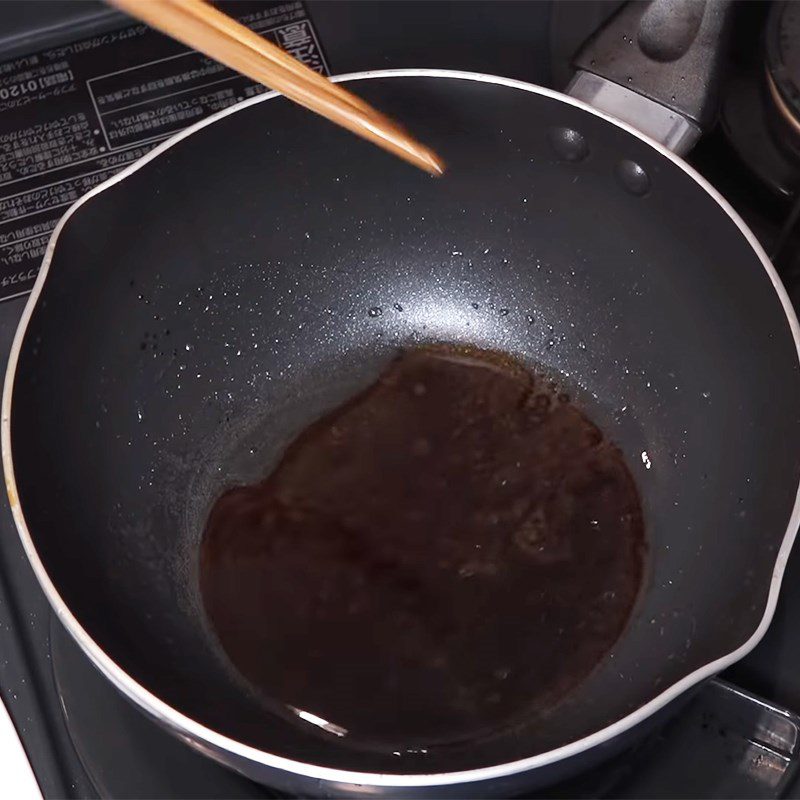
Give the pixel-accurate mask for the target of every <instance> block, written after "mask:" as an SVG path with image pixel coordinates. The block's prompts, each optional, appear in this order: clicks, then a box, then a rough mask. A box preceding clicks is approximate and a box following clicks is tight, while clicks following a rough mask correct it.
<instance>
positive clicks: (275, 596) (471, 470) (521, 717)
mask: <svg viewBox="0 0 800 800" xmlns="http://www.w3.org/2000/svg"><path fill="white" fill-rule="evenodd" d="M549 386H550V384H549V382H548V381H546V380H544V379H540V378H536V377H534V376H533V375H531V374H530V373H528V372H527V371H525V370H524V369H523V368H522V367H520V366H519V365H518V364H516V362H513V361H511V360H510V359H504V358H502V357H498V356H497V355H495V354H485V353H469V354H462V355H459V354H454V353H453V352H452V351H451V352H447V351H444V350H435V349H421V350H411V351H408V352H405V353H403V354H402V355H400V356H399V357H398V358H397V359H396V360H395V361H394V362H393V363H392V364H391V365H390V366H389V367H388V368H387V369H386V370H385V371H384V373H383V374H382V375H381V377H380V378H379V380H378V381H377V382H376V383H375V384H373V385H372V386H371V387H370V388H368V389H367V390H366V391H364V392H362V393H361V394H360V395H359V396H358V397H356V398H355V399H353V400H351V401H350V402H348V403H347V404H346V405H344V406H342V407H340V408H338V409H336V410H334V411H332V412H331V413H329V414H328V415H327V416H326V417H324V418H323V419H321V420H320V421H318V422H316V423H315V424H313V425H311V426H310V427H309V428H307V429H306V430H305V431H304V432H303V433H302V434H301V435H300V436H299V437H298V438H297V439H296V440H295V441H294V442H293V443H292V444H291V445H290V446H289V448H288V449H287V450H286V452H285V454H284V455H283V458H282V459H281V461H280V463H279V465H278V467H277V468H276V469H275V470H274V471H273V472H272V474H271V475H269V477H268V478H267V479H266V480H264V481H263V482H262V483H259V484H257V485H254V486H242V487H237V488H234V489H230V490H229V491H227V492H225V493H224V494H223V495H222V496H221V497H220V498H219V499H218V500H217V501H216V503H215V504H214V507H213V509H212V510H211V514H210V516H209V519H208V523H207V527H206V531H205V536H204V538H203V543H202V549H201V559H200V586H201V592H202V597H203V601H204V604H205V607H206V611H207V613H208V616H209V618H210V621H211V624H212V627H213V628H214V630H215V631H216V634H217V636H218V637H219V640H220V642H221V644H222V647H223V649H224V650H225V652H226V653H227V655H228V657H229V658H230V660H231V661H232V662H233V664H234V665H235V666H236V667H237V668H238V670H239V671H240V672H241V673H242V675H243V676H245V677H246V678H247V679H248V680H249V681H250V682H251V683H252V684H253V685H254V686H255V687H257V689H258V690H259V691H260V692H261V693H262V694H263V695H265V696H266V697H268V698H270V699H271V700H272V701H276V702H278V703H280V704H281V705H282V706H283V707H287V708H293V709H299V710H302V711H305V712H310V713H312V714H314V715H316V716H317V717H319V718H322V719H323V720H327V721H329V722H330V723H333V724H334V725H335V726H337V728H338V729H340V730H339V731H338V733H339V734H340V735H341V733H342V731H346V732H347V734H348V735H349V736H350V737H352V739H351V741H353V742H354V743H355V742H359V743H361V744H368V745H370V746H374V747H385V748H388V749H389V750H398V751H400V750H404V749H409V748H414V747H427V746H429V745H435V744H436V743H445V742H456V741H469V740H473V739H478V738H482V737H484V736H486V735H488V734H491V733H493V732H497V731H499V730H501V729H504V728H506V727H508V726H510V725H513V724H517V723H519V722H523V721H525V720H528V719H530V718H531V716H532V715H535V714H537V713H539V712H541V711H543V710H546V709H548V708H550V707H552V705H553V704H554V703H556V702H557V701H558V700H559V699H560V698H562V697H563V696H564V695H565V694H566V693H567V692H569V691H570V690H571V689H573V688H575V686H576V685H578V684H579V683H580V682H581V681H582V680H584V679H585V678H586V677H587V676H588V675H589V673H590V672H591V671H592V669H593V668H594V667H595V666H596V665H597V664H598V663H599V662H600V661H601V660H602V659H603V657H604V656H605V655H606V654H607V653H608V651H609V649H610V648H611V647H612V645H613V644H614V642H615V641H616V640H617V638H618V637H619V636H620V634H621V632H622V630H623V628H624V626H625V624H626V622H627V620H628V618H629V616H630V614H631V610H632V608H633V605H634V602H635V599H636V596H637V593H638V591H639V587H640V584H641V582H642V575H643V556H644V550H645V546H644V531H643V521H642V511H641V504H640V501H639V495H638V492H637V490H636V486H635V484H634V481H633V478H632V476H631V474H630V472H629V471H628V468H627V467H626V465H625V463H624V460H623V457H622V454H621V453H620V451H619V450H618V449H617V448H616V447H615V446H614V445H613V444H611V443H610V442H609V441H608V440H606V439H605V438H604V436H603V434H602V433H601V431H600V430H599V429H598V428H597V427H596V426H595V425H594V424H593V423H592V422H591V421H590V420H589V419H588V418H587V417H586V416H585V414H584V413H582V412H581V411H580V410H579V409H578V408H576V407H575V406H574V405H573V404H571V403H570V402H569V399H568V398H567V397H566V396H564V395H558V396H556V395H555V394H554V392H553V390H552V389H551V388H549ZM301 724H306V723H301ZM343 741H347V738H346V737H345V738H344V739H343Z"/></svg>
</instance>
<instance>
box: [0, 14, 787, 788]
mask: <svg viewBox="0 0 800 800" xmlns="http://www.w3.org/2000/svg"><path fill="white" fill-rule="evenodd" d="M618 5H619V3H613V2H593V1H591V0H588V1H587V0H583V1H582V2H562V3H547V2H530V3H528V2H502V1H495V2H469V3H467V2H426V3H424V4H423V3H414V2H394V1H391V0H390V1H387V2H357V3H347V2H339V1H338V0H328V1H327V2H321V1H320V2H315V1H314V0H309V1H308V2H305V3H303V2H297V1H296V0H280V2H230V3H227V4H226V10H227V11H228V12H229V13H233V14H238V15H244V16H247V18H248V23H249V24H251V25H252V26H253V27H255V28H256V29H258V30H259V31H260V32H262V33H263V34H264V35H267V36H269V37H270V38H272V39H273V40H274V41H278V42H279V43H281V44H282V45H283V46H285V47H288V48H289V49H293V51H294V52H295V53H296V54H297V55H299V56H301V57H303V58H304V59H305V60H306V61H307V63H309V64H311V65H312V66H314V67H315V68H316V69H318V70H320V71H323V72H328V73H331V74H334V73H344V72H352V71H360V70H366V69H376V68H389V67H444V68H453V69H462V70H471V71H476V72H491V73H496V74H501V75H505V76H509V77H513V78H518V79H521V80H527V81H530V82H533V83H539V84H543V85H547V86H553V87H555V88H563V86H565V85H566V83H567V80H568V78H569V67H568V65H569V60H570V56H571V55H572V54H573V53H574V52H575V51H576V49H577V48H578V47H579V46H580V44H581V42H582V41H583V40H584V39H585V38H586V36H587V35H588V34H589V33H590V32H591V31H592V30H594V28H595V27H596V26H597V25H598V24H599V23H600V22H601V21H602V20H603V19H604V18H605V17H606V16H607V15H609V14H610V13H612V12H613V11H614V10H615V8H616V7H618ZM774 8H775V7H774V6H773V5H772V4H766V3H753V4H748V3H741V4H740V10H739V13H738V16H737V22H736V31H735V39H734V42H735V44H734V49H733V55H732V58H731V64H730V69H729V75H730V77H729V78H728V80H727V81H726V92H725V93H724V100H723V110H722V114H721V117H722V124H721V125H718V126H717V127H716V128H715V129H714V130H713V131H711V133H710V134H708V135H707V136H706V137H705V138H704V139H703V140H702V141H701V143H700V145H699V146H698V147H697V148H696V149H695V150H694V151H693V153H692V155H691V157H690V161H691V162H692V163H693V164H694V165H695V166H696V167H697V168H698V169H699V170H700V171H701V172H703V174H705V175H706V177H708V178H709V180H711V182H712V183H714V184H715V185H716V186H717V187H718V188H719V189H720V191H721V192H722V193H723V194H724V195H725V196H726V197H727V198H728V200H729V201H730V202H731V203H732V204H733V205H734V207H736V208H737V210H738V211H739V212H740V213H741V214H742V216H743V217H744V218H745V220H746V221H747V222H748V223H749V224H750V225H751V227H752V228H753V230H754V231H755V233H756V235H757V236H758V237H759V238H760V239H761V241H762V243H763V244H764V246H765V247H766V249H767V250H768V251H769V252H770V253H772V254H773V255H774V257H775V261H776V264H777V266H778V268H779V269H780V270H781V272H782V275H783V277H784V280H785V281H786V283H787V288H788V289H789V292H790V295H791V296H792V298H793V300H794V301H795V302H796V303H800V259H798V258H797V256H796V253H798V252H800V248H797V247H795V246H794V245H796V243H797V242H796V237H797V228H798V224H797V223H798V219H800V205H798V203H797V200H796V196H797V191H796V190H797V187H798V186H800V183H795V170H797V175H800V167H798V165H800V159H798V161H797V163H795V157H794V155H793V149H792V146H784V144H782V142H783V140H782V139H781V136H784V135H785V134H781V133H776V131H775V130H772V129H771V130H770V131H769V132H765V131H764V130H760V131H754V126H753V125H752V124H747V123H748V121H749V120H750V118H751V117H752V116H753V115H754V114H756V113H757V112H755V111H753V109H757V108H763V107H764V104H765V103H768V102H769V99H768V97H766V96H765V94H764V91H765V86H767V84H766V83H765V82H764V75H765V70H766V65H767V64H768V63H770V64H771V65H772V67H771V68H772V69H773V71H774V73H775V74H776V75H779V76H780V79H781V81H782V83H781V84H780V85H781V87H783V89H784V91H787V92H789V93H790V92H791V90H790V89H787V88H786V87H787V86H789V87H791V82H790V81H789V80H788V77H787V74H786V70H783V72H781V71H780V70H781V66H782V65H783V64H784V62H785V63H786V64H789V65H791V64H793V63H794V61H793V55H792V52H791V49H790V48H784V49H785V50H786V53H783V51H781V53H782V54H778V56H776V55H775V53H774V52H773V53H770V54H768V53H767V48H766V46H765V45H762V39H761V38H760V35H759V34H758V33H757V32H758V31H765V30H767V28H768V26H769V25H770V24H772V25H773V26H777V29H778V31H779V34H780V35H779V36H778V40H777V41H779V42H783V44H784V45H785V42H786V41H787V40H788V39H787V37H788V38H789V39H791V31H792V30H793V26H794V21H793V19H788V18H785V17H783V16H782V17H781V18H780V19H778V21H777V22H776V21H775V19H774V17H776V16H778V14H779V12H777V11H775V10H774ZM770 15H772V17H773V20H772V22H770V20H769V19H768V17H769V16H770ZM789 16H791V15H789ZM799 28H800V26H799ZM0 30H2V31H4V36H5V38H3V39H0V108H2V110H3V112H4V113H3V114H2V115H0V147H4V149H2V150H0V152H3V153H4V154H5V155H4V157H3V159H0V300H3V302H0V359H1V360H2V363H3V364H5V359H6V358H7V355H8V352H9V349H10V346H11V340H12V337H13V334H14V331H15V328H16V325H17V322H18V319H19V316H20V314H21V312H22V308H23V307H24V304H25V299H26V297H25V295H26V293H27V292H28V291H29V289H30V286H31V284H32V282H33V280H34V278H35V274H36V270H37V267H38V263H39V260H40V258H41V253H42V251H43V248H44V246H45V244H46V241H47V237H48V235H49V231H50V230H51V229H52V226H53V225H54V223H55V221H56V220H57V219H58V217H59V216H60V214H61V213H63V211H64V209H65V208H66V207H67V206H68V205H69V203H70V202H71V201H72V199H74V197H75V196H78V195H79V194H80V193H82V192H83V191H86V190H87V189H88V188H90V187H91V186H93V185H95V184H96V183H97V182H99V181H100V180H103V179H105V177H107V176H108V175H110V174H112V173H113V172H114V171H115V170H116V169H118V168H120V167H121V166H123V165H124V164H126V163H129V162H130V161H131V160H133V159H135V158H138V157H139V155H141V154H142V153H143V152H146V150H147V149H149V147H151V146H153V144H155V143H156V142H158V141H161V140H163V139H164V138H165V137H166V136H168V135H170V134H171V133H174V132H175V131H176V130H178V129H180V127H183V126H184V125H186V124H189V122H191V121H194V120H196V119H197V118H198V117H200V116H203V115H205V114H207V113H210V112H211V111H212V110H215V109H217V108H220V107H223V106H224V105H227V104H230V103H232V102H236V100H237V99H239V98H242V97H246V96H249V94H251V93H252V92H253V91H254V88H253V87H252V86H251V85H250V84H249V83H248V82H246V81H245V80H244V79H238V78H235V77H234V76H231V75H229V74H227V73H223V74H220V73H215V74H214V75H208V74H204V72H203V70H204V68H205V65H204V63H203V61H202V59H199V57H197V56H195V55H193V54H190V53H186V52H185V51H184V50H183V49H181V48H179V47H178V46H177V45H174V44H173V43H170V42H166V41H165V40H163V39H162V38H161V37H158V36H156V35H155V34H152V33H150V32H146V31H144V30H143V29H141V28H140V27H139V26H131V25H130V24H129V23H128V22H127V21H126V20H125V19H124V18H122V17H121V16H119V15H118V14H117V13H116V12H113V11H110V10H108V9H107V8H105V7H103V6H102V5H100V4H99V3H94V2H39V3H28V2H25V0H19V2H14V1H13V0H11V1H7V2H5V3H1V4H0ZM781 36H782V37H783V38H781ZM798 46H800V33H799V34H798ZM770 59H771V61H770ZM781 59H782V60H781ZM776 64H777V67H776V66H775V65H776ZM15 76H16V78H18V79H15ZM789 77H790V76H789ZM67 84H69V85H73V84H75V85H77V86H78V87H79V89H80V91H75V92H72V93H65V92H63V91H61V90H60V87H62V88H63V86H65V85H67ZM12 86H16V87H17V88H16V89H12V88H10V87H12ZM742 86H744V87H745V88H746V91H745V90H742V91H739V89H741V87H742ZM37 93H39V94H42V96H45V94H43V93H47V94H46V96H47V97H48V101H47V102H48V106H47V108H48V109H50V110H52V109H53V108H57V109H58V113H57V115H55V117H56V118H57V119H58V120H60V124H61V125H62V128H64V130H62V131H60V132H59V137H58V138H59V141H57V142H56V143H55V145H53V137H52V136H51V137H50V139H47V142H49V144H48V147H49V150H48V151H47V152H45V149H44V148H43V147H42V146H41V143H42V141H43V140H42V138H41V134H42V129H40V128H36V130H32V129H33V128H35V126H37V125H39V124H40V123H41V122H42V120H41V119H39V118H37V116H36V113H37V112H36V111H35V110H34V104H33V103H32V102H31V100H30V98H31V97H32V96H37ZM76 98H77V99H76ZM743 98H744V99H743ZM765 98H766V99H765ZM745 102H747V103H749V104H750V105H747V106H745V107H744V108H742V105H743V104H744V103H745ZM40 107H44V106H40ZM137 109H138V111H137ZM142 110H145V111H148V112H153V113H152V114H146V115H142V114H140V113H139V112H141V111H142ZM183 112H186V113H183ZM51 116H52V115H51ZM153 120H156V121H155V122H154V121H153ZM778 130H780V129H779V128H778ZM37 131H38V133H37ZM758 136H761V137H767V136H768V137H769V141H770V146H772V147H776V148H777V150H778V152H779V155H780V161H778V160H777V157H776V158H774V159H772V160H771V161H770V160H769V155H768V154H767V155H766V156H765V155H764V153H765V152H766V150H765V146H761V144H759V142H760V141H761V140H759V139H758ZM37 137H38V138H37ZM776 137H777V139H776ZM45 138H46V137H45ZM51 145H52V146H51ZM37 147H38V149H37ZM754 153H755V155H754ZM773 155H774V154H773ZM48 159H49V160H48ZM765 159H766V161H767V163H766V166H765V163H764V161H765ZM776 164H778V165H779V166H780V167H781V169H780V170H778V169H777V167H776ZM0 506H1V507H0V691H1V692H2V698H3V700H4V702H5V704H6V706H7V708H8V709H9V713H10V714H11V716H12V719H13V720H14V723H15V725H16V727H17V730H18V732H19V734H20V737H21V739H22V741H23V744H24V746H25V749H26V752H27V753H28V756H29V758H30V761H31V763H32V766H33V769H34V772H35V774H36V777H37V779H38V781H39V784H40V786H41V789H42V791H43V793H44V794H45V795H46V796H48V797H71V798H72V797H74V798H84V797H98V796H99V797H112V798H114V797H220V796H224V797H248V798H249V797H275V796H278V795H277V793H275V792H272V791H270V790H269V789H268V788H265V787H261V786H257V785H255V784H253V783H251V782H250V781H248V780H246V779H244V778H241V777H239V776H237V775H235V774H233V773H232V772H229V771H228V770H226V769H224V768H222V767H220V766H217V765H216V764H214V763H212V762H211V761H209V760H208V759H206V758H205V757H204V756H202V755H200V754H198V753H196V752H195V751H193V750H190V749H189V748H188V747H187V746H185V745H184V744H182V743H181V742H179V741H178V740H176V739H174V738H173V737H171V736H169V735H168V734H166V733H164V732H163V731H162V730H161V729H159V728H158V727H157V726H156V725H155V724H154V723H152V722H151V721H149V720H148V719H146V718H145V717H143V716H142V715H141V714H140V713H139V712H138V711H136V710H135V709H134V708H133V707H131V706H130V705H129V704H128V703H127V702H126V701H124V700H123V699H122V698H121V697H120V696H119V695H118V694H117V693H116V692H115V690H113V689H112V688H111V686H110V685H109V684H108V683H107V682H106V681H105V680H104V679H103V678H102V677H101V676H100V675H99V673H97V672H96V670H95V669H94V668H93V667H92V666H91V665H90V664H89V662H88V661H87V660H86V659H85V657H84V656H83V654H82V653H81V652H80V651H79V649H78V648H77V646H76V645H75V644H74V643H73V642H72V641H71V639H70V638H69V637H68V636H67V634H66V633H65V632H64V631H63V629H62V628H61V626H60V624H59V623H58V621H57V620H56V619H55V618H54V617H53V615H52V614H51V613H50V610H49V607H48V605H47V603H46V601H45V599H44V596H43V595H42V593H41V591H40V590H39V587H38V584H37V583H36V581H35V579H34V577H33V574H32V572H31V570H30V567H29V565H28V562H27V560H26V558H25V555H24V553H23V552H22V548H21V545H20V543H19V539H18V537H17V533H16V530H15V527H14V524H13V521H12V519H11V514H10V511H9V509H8V504H7V501H6V498H5V496H4V495H3V497H2V499H0ZM798 665H800V553H798V552H797V550H795V554H794V556H793V557H792V559H791V560H790V562H789V565H788V567H787V571H786V576H785V579H784V588H783V592H782V595H781V599H780V602H779V605H778V610H777V613H776V615H775V620H774V622H773V625H772V628H771V629H770V632H769V633H768V634H767V637H766V638H765V639H764V641H763V642H762V643H761V644H760V645H759V646H758V647H757V648H756V650H755V651H754V652H753V653H751V654H750V655H749V656H748V657H747V658H745V659H744V660H743V661H742V662H740V663H739V664H737V665H736V666H735V667H734V668H733V669H731V670H729V672H728V673H726V674H725V675H724V676H723V679H724V680H721V681H712V682H710V683H708V684H706V685H705V686H704V687H702V688H701V689H700V690H699V691H698V692H697V693H695V694H694V695H693V696H692V697H691V698H690V699H689V700H688V702H687V704H686V705H685V707H684V708H683V709H682V710H681V711H680V713H678V714H677V715H676V716H675V718H674V719H673V721H672V722H670V723H668V724H667V726H666V727H665V728H664V729H663V730H662V731H661V732H659V733H658V734H657V735H655V736H653V737H651V738H650V739H648V740H646V741H645V742H644V743H643V744H642V745H640V746H639V747H637V748H636V750H635V751H633V752H630V753H627V754H626V755H625V756H623V757H621V758H619V759H617V760H616V761H614V762H612V763H610V764H607V765H604V766H603V767H601V768H599V769H597V770H595V771H593V772H592V773H590V774H587V775H584V776H582V777H580V778H579V779H576V780H573V781H571V782H570V783H568V784H565V785H561V786H557V787H553V788H552V789H551V790H549V791H548V792H547V796H558V797H608V796H615V797H634V796H636V797H664V796H673V797H780V796H786V797H800V779H798V776H797V775H796V769H795V768H796V765H797V763H798V761H800V752H799V751H800V719H798V717H796V716H795V715H794V714H793V713H792V710H798V711H800V668H798Z"/></svg>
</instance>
